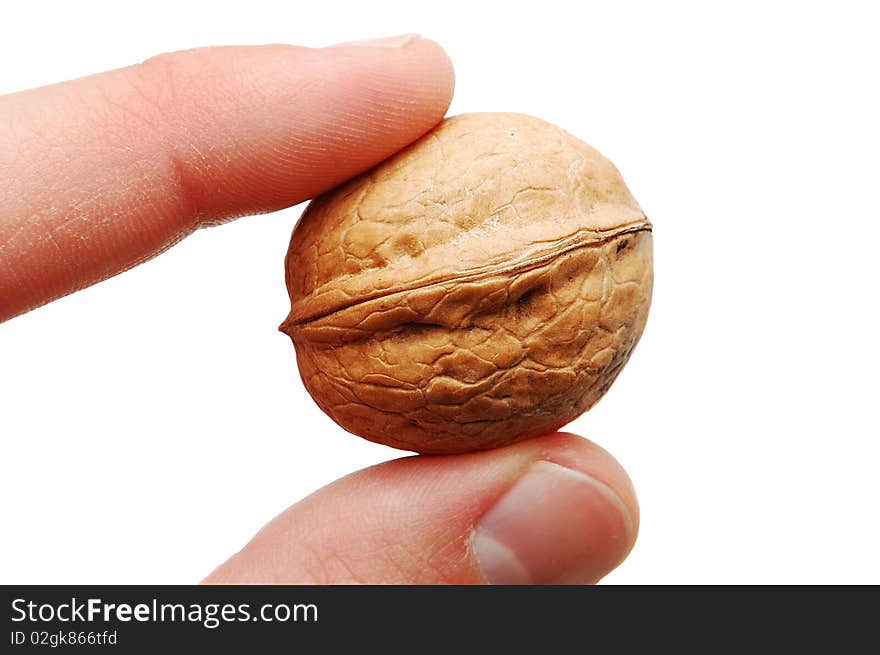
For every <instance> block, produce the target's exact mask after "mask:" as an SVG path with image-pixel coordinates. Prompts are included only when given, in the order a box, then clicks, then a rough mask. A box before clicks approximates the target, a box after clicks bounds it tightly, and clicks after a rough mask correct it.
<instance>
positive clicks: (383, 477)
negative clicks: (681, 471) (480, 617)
mask: <svg viewBox="0 0 880 655" xmlns="http://www.w3.org/2000/svg"><path fill="white" fill-rule="evenodd" d="M637 531H638V505H637V502H636V499H635V494H634V492H633V489H632V486H631V485H630V482H629V479H628V477H627V475H626V473H625V472H624V471H623V469H622V468H621V467H620V465H619V464H618V463H617V462H616V461H615V460H614V459H613V458H612V457H611V456H610V455H609V454H608V453H606V452H605V451H603V450H602V449H601V448H599V447H598V446H596V445H595V444H592V443H590V442H588V441H586V440H584V439H580V438H578V437H575V436H574V435H570V434H553V435H549V436H546V437H541V438H538V439H531V440H528V441H525V442H522V443H519V444H515V445H512V446H509V447H507V448H502V449H498V450H492V451H486V452H481V453H473V454H469V455H454V456H417V457H408V458H403V459H398V460H394V461H391V462H386V463H384V464H381V465H379V466H374V467H371V468H368V469H365V470H363V471H359V472H357V473H354V474H352V475H349V476H347V477H345V478H342V479H341V480H338V481H337V482H335V483H333V484H331V485H329V486H327V487H324V488H323V489H321V490H319V491H317V492H316V493H314V494H312V495H311V496H309V497H308V498H306V499H305V500H303V501H301V502H299V503H297V504H296V505H294V506H293V507H291V508H289V509H287V510H286V511H285V512H283V513H282V514H280V515H279V516H278V517H276V518H275V519H274V520H273V521H271V522H270V523H269V524H268V525H267V526H265V527H264V528H263V529H262V530H261V531H260V532H259V533H258V534H257V535H256V536H255V537H254V538H253V539H252V540H251V542H250V543H248V544H247V545H246V546H245V547H244V548H243V549H242V550H241V551H240V552H239V553H237V554H236V555H234V556H233V557H232V558H231V559H229V560H228V561H227V562H225V563H224V564H222V565H221V566H220V567H218V568H217V569H216V570H215V571H214V572H213V573H212V574H211V575H209V576H208V577H207V578H206V579H205V581H204V582H206V583H209V584H217V583H263V584H310V583H318V584H346V583H365V584H481V583H491V584H592V583H595V582H597V581H598V580H600V579H601V578H602V577H603V576H605V575H606V574H607V573H608V572H609V571H611V570H612V569H614V568H615V567H616V566H617V565H618V564H619V563H620V562H621V561H622V560H623V559H624V558H625V557H626V555H627V554H628V553H629V551H630V549H631V548H632V546H633V542H634V540H635V537H636V533H637Z"/></svg>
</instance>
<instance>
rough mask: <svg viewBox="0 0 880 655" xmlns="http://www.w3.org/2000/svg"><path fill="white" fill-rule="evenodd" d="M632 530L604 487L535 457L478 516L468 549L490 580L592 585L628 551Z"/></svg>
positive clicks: (613, 496) (624, 511) (617, 501)
mask: <svg viewBox="0 0 880 655" xmlns="http://www.w3.org/2000/svg"><path fill="white" fill-rule="evenodd" d="M632 531H633V526H632V519H631V518H630V515H629V512H628V510H627V508H626V505H624V504H623V501H622V500H621V499H620V497H619V496H618V495H617V494H616V493H615V492H614V491H612V489H611V488H610V487H609V486H608V485H606V484H605V483H603V482H600V481H599V480H596V479H594V478H591V477H589V476H587V475H585V474H583V473H579V472H577V471H573V470H571V469H567V468H565V467H562V466H560V465H558V464H553V463H550V462H537V463H535V464H533V465H532V466H531V468H529V469H528V470H527V471H526V473H525V474H524V475H523V476H522V477H521V478H520V479H519V480H517V482H516V483H515V484H514V485H513V487H512V488H511V489H510V490H509V491H508V492H507V493H505V494H504V495H503V496H502V497H501V499H500V500H499V501H498V502H497V503H496V504H495V505H494V506H493V507H492V508H491V509H490V510H489V511H488V512H487V513H486V514H485V515H484V516H483V517H482V519H480V521H479V522H478V524H477V526H476V529H475V530H474V535H473V549H474V554H475V555H476V558H477V561H478V563H479V565H480V568H481V570H482V572H483V575H484V576H485V578H486V581H487V582H489V584H498V585H510V584H539V585H543V584H594V583H596V582H598V581H599V580H600V579H601V578H603V577H604V576H605V575H606V574H607V573H609V572H610V571H611V570H612V569H613V568H614V567H615V566H617V564H619V563H620V561H621V560H622V559H623V557H624V556H625V555H626V553H627V552H628V550H629V548H630V544H631V541H632V537H633V534H632Z"/></svg>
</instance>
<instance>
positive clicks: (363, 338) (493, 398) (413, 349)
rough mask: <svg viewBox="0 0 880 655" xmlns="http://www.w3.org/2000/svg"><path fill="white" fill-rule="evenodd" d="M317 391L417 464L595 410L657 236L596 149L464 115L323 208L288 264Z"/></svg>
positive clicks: (624, 355)
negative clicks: (422, 456) (418, 459)
mask: <svg viewBox="0 0 880 655" xmlns="http://www.w3.org/2000/svg"><path fill="white" fill-rule="evenodd" d="M286 264H287V288H288V291H289V293H290V298H291V311H290V315H289V316H288V318H287V320H286V321H285V322H284V324H283V325H282V327H281V329H282V330H283V331H285V332H287V333H288V334H289V335H290V336H291V338H292V339H293V343H294V346H295V348H296V355H297V363H298V366H299V370H300V374H301V375H302V378H303V381H304V383H305V385H306V388H307V389H308V391H309V393H310V394H311V395H312V397H313V398H314V399H315V401H316V402H317V403H318V405H319V406H320V407H321V409H323V410H324V411H325V412H326V413H327V414H328V415H329V416H330V417H332V418H333V419H334V420H335V421H336V422H337V423H339V425H341V426H342V427H343V428H345V429H346V430H348V431H350V432H352V433H354V434H357V435H359V436H361V437H364V438H366V439H370V440H372V441H377V442H380V443H384V444H387V445H390V446H394V447H397V448H402V449H405V450H414V451H417V452H423V453H456V452H466V451H471V450H480V449H485V448H494V447H497V446H501V445H504V444H508V443H512V442H514V441H518V440H520V439H524V438H527V437H531V436H537V435H540V434H544V433H547V432H551V431H553V430H555V429H557V428H559V427H561V426H562V425H565V424H566V423H568V422H569V421H571V420H573V419H574V418H576V417H577V416H579V415H580V414H581V413H583V412H584V411H586V410H587V409H589V408H590V407H591V406H592V405H593V404H595V403H596V401H598V400H599V398H601V397H602V395H603V394H604V393H605V391H606V390H607V389H608V387H609V386H610V385H611V383H612V382H613V381H614V379H615V378H616V377H617V374H618V373H619V372H620V370H621V367H622V366H623V365H624V363H626V361H627V359H628V358H629V355H630V353H631V352H632V350H633V348H634V347H635V345H636V343H637V342H638V340H639V337H640V335H641V333H642V329H643V328H644V325H645V321H646V318H647V314H648V307H649V305H650V299H651V287H652V242H651V225H650V223H649V222H648V221H647V219H646V218H645V215H644V214H643V212H642V211H641V209H640V208H639V206H638V204H637V203H636V201H635V200H634V199H633V197H632V195H631V194H630V192H629V191H628V189H627V188H626V186H625V185H624V183H623V180H622V179H621V177H620V174H619V173H618V172H617V169H615V168H614V166H613V165H612V164H611V163H610V162H609V161H608V160H606V159H605V158H604V157H602V155H600V154H599V153H598V152H597V151H596V150H594V149H593V148H591V147H590V146H588V145H586V144H585V143H583V142H581V141H579V140H578V139H576V138H574V137H573V136H571V135H570V134H568V133H567V132H565V131H563V130H561V129H559V128H557V127H555V126H553V125H550V124H548V123H546V122H544V121H541V120H538V119H536V118H532V117H529V116H523V115H520V114H464V115H461V116H456V117H453V118H449V119H446V120H445V121H443V122H442V123H441V124H440V125H439V126H437V127H436V128H435V129H434V130H433V131H432V132H430V133H429V134H427V135H425V136H424V137H422V138H421V139H420V140H419V141H417V142H415V143H414V144H412V145H411V146H409V147H408V148H406V149H405V150H403V151H401V152H400V153H398V154H397V155H395V156H394V157H392V158H390V159H388V160H387V161H385V162H383V163H382V164H380V165H379V166H377V167H376V168H374V169H373V170H371V171H369V172H367V173H365V174H363V175H361V176H359V177H357V178H354V179H353V180H350V181H349V182H347V183H346V184H344V185H342V186H340V187H339V188H337V189H334V190H333V191H330V192H329V193H326V194H324V195H323V196H321V197H319V198H317V199H316V200H314V201H313V202H312V203H311V204H310V205H309V207H308V208H307V210H306V211H305V213H304V214H303V216H302V218H301V220H300V222H299V223H298V224H297V227H296V229H295V230H294V233H293V236H292V239H291V243H290V250H289V252H288V255H287V263H286Z"/></svg>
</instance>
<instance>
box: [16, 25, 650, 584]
mask: <svg viewBox="0 0 880 655" xmlns="http://www.w3.org/2000/svg"><path fill="white" fill-rule="evenodd" d="M452 90H453V72H452V65H451V63H450V62H449V59H448V57H447V56H446V54H445V53H444V51H443V50H442V49H441V48H440V47H439V46H438V45H437V44H436V43H434V42H432V41H429V40H426V39H420V38H418V37H398V38H393V39H389V40H387V41H385V42H384V43H378V44H375V43H374V44H368V45H364V44H359V45H341V46H334V47H330V48H321V49H309V48H299V47H294V46H286V45H272V46H260V47H242V48H239V47H235V48H232V47H230V48H208V49H199V50H193V51H187V52H181V53H172V54H167V55H161V56H159V57H156V58H153V59H151V60H148V61H146V62H144V63H142V64H139V65H136V66H132V67H129V68H125V69H120V70H116V71H111V72H107V73H103V74H100V75H95V76H91V77H87V78H82V79H78V80H73V81H70V82H65V83H61V84H56V85H53V86H49V87H44V88H40V89H34V90H30V91H24V92H21V93H16V94H12V95H8V96H3V97H0V180H3V184H2V185H0V321H2V320H7V319H11V318H13V317H15V316H17V315H19V314H21V313H24V312H27V311H30V310H32V309H35V308H37V307H39V306H40V305H43V304H45V303H48V302H50V301H52V300H54V299H56V298H59V297H61V296H64V295H67V294H69V293H72V292H74V291H76V290H78V289H82V288H84V287H86V286H88V285H91V284H94V283H96V282H99V281H101V280H103V279H105V278H107V277H110V276H112V275H115V274H117V273H119V272H121V271H124V270H125V269H127V268H130V267H132V266H134V265H136V264H138V263H140V262H143V261H145V260H146V259H149V258H151V257H153V256H154V255H156V254H158V253H160V252H161V251H162V250H164V249H166V248H168V247H170V246H171V245H173V244H174V243H176V242H177V241H179V240H180V239H182V238H183V237H185V236H186V235H188V234H190V233H191V232H193V231H194V230H196V229H198V228H200V227H204V226H208V225H215V224H218V223H222V222H225V221H228V220H230V219H233V218H236V217H239V216H243V215H247V214H255V213H263V212H270V211H274V210H277V209H281V208H284V207H288V206H291V205H294V204H297V203H299V202H301V201H303V200H306V199H308V198H311V197H313V196H315V195H316V194H319V193H321V192H322V191H325V190H327V189H330V188H332V187H334V186H336V185H337V184H339V183H340V182H342V181H343V180H345V179H347V178H350V177H352V176H353V175H355V174H357V173H359V172H361V171H363V170H365V169H367V168H369V167H370V166H372V165H374V164H376V163H378V162H379V161H381V160H383V159H385V158H386V157H388V156H389V155H391V154H393V153H394V152H396V151H397V150H399V149H401V148H402V147H403V146H405V145H406V144H408V143H410V142H412V141H413V140H415V139H416V138H418V137H419V136H421V135H422V134H424V133H425V132H426V131H427V130H429V129H430V128H431V127H433V126H434V125H435V124H436V123H437V122H438V121H439V120H440V119H441V118H442V117H443V116H444V114H445V113H446V110H447V108H448V106H449V103H450V100H451V97H452ZM267 220H270V219H267ZM169 320H171V318H170V317H169ZM291 373H292V374H294V373H293V372H291ZM328 429H330V428H329V419H328ZM315 438H320V435H315ZM352 438H354V437H352ZM541 462H543V463H549V464H538V463H541ZM536 466H537V468H535V467H536ZM563 469H564V470H563ZM529 471H533V472H534V471H538V472H540V473H541V475H538V476H535V475H532V477H530V478H529V480H530V481H531V482H530V483H529V484H527V485H520V486H519V487H517V485H518V483H520V482H521V481H522V480H524V479H525V477H524V476H526V474H527V473H528V472H529ZM547 471H551V472H555V473H554V475H556V474H557V473H560V472H562V473H563V475H561V476H560V477H559V478H558V479H559V480H560V482H559V484H557V483H555V482H554V483H553V484H544V483H543V482H540V481H539V482H534V481H535V480H538V478H541V477H542V475H544V474H546V473H547ZM542 479H543V478H542ZM548 479H549V478H548ZM553 479H554V480H556V478H553ZM532 482H534V484H533V483H532ZM540 484H544V486H540ZM539 486H540V493H536V492H535V489H538V488H539ZM526 487H528V489H529V492H528V494H527V496H528V498H527V500H528V502H526V500H524V498H525V496H526V494H525V492H524V491H523V492H522V493H516V494H514V493H510V494H508V492H509V491H511V490H512V489H515V488H516V489H520V490H522V489H525V488H526ZM503 499H507V500H506V501H504V500H503ZM536 503H537V505H536ZM501 506H503V508H504V513H503V517H502V518H499V517H501V513H500V510H498V511H496V512H495V513H494V514H491V513H492V512H493V508H499V507H501ZM517 513H520V515H517ZM487 516H491V517H493V518H491V520H489V519H487ZM638 516H639V512H638V504H637V502H636V497H635V493H634V491H633V488H632V485H631V484H630V481H629V478H628V477H627V475H626V473H625V472H624V470H623V469H622V468H621V467H620V465H619V464H618V463H617V462H616V461H615V460H614V459H613V458H612V457H611V456H610V455H609V454H608V453H606V452H605V451H604V450H602V449H601V448H599V447H598V446H596V445H595V444H593V443H591V442H589V441H587V440H585V439H582V438H580V437H576V436H574V435H570V434H563V433H557V434H551V435H547V436H545V437H540V438H536V439H531V440H528V441H526V442H523V443H520V444H516V445H513V446H509V447H506V448H502V449H497V450H493V451H487V452H480V453H473V454H468V455H456V456H444V457H428V456H416V457H404V458H402V459H397V460H394V461H390V462H386V463H384V464H381V465H378V466H374V467H371V468H368V469H365V470H362V471H359V472H357V473H354V474H352V475H349V476H347V477H345V478H342V479H341V480H337V481H336V482H334V483H332V484H330V485H328V486H326V487H324V488H323V489H320V490H318V491H317V492H315V493H314V494H312V495H311V496H309V497H307V498H305V499H304V500H301V501H300V502H298V503H296V504H294V505H293V506H291V507H290V508H289V509H287V510H286V511H285V512H283V513H282V514H281V515H279V516H278V517H276V518H275V519H274V520H272V521H271V522H270V523H269V524H268V525H267V526H266V527H265V528H264V529H263V530H261V531H260V532H259V533H258V534H257V535H256V536H255V537H254V538H253V540H251V542H250V543H248V544H247V545H246V546H245V547H244V548H243V549H242V550H241V551H240V552H239V553H237V554H235V555H234V556H233V557H231V558H230V559H229V560H227V561H226V562H225V563H223V564H221V565H220V566H219V567H217V568H216V569H215V570H214V571H213V573H211V574H210V575H209V576H208V577H207V578H206V579H205V582H209V583H293V584H295V583H323V584H333V583H376V584H384V583H398V584H432V583H456V584H472V583H485V582H487V581H490V582H493V581H516V582H526V583H535V584H543V583H558V582H565V583H577V584H590V583H594V582H597V581H598V580H599V579H601V578H602V577H604V576H605V575H606V574H607V573H608V572H610V571H611V570H612V569H613V568H615V567H616V566H617V565H618V564H619V563H620V562H621V561H622V560H623V559H624V558H625V557H626V555H627V554H628V553H629V551H630V549H631V548H632V546H633V543H634V541H635V538H636V534H637V532H638ZM520 524H522V525H525V526H526V528H524V529H525V531H523V529H521V528H519V527H517V528H515V529H514V528H511V527H510V525H517V526H519V525H520ZM532 524H533V525H536V526H537V525H540V526H541V527H540V529H538V528H535V531H534V532H535V533H534V534H532V533H530V532H529V531H528V526H529V525H532ZM487 526H488V527H487ZM490 528H491V536H492V542H491V543H493V544H495V543H496V541H498V540H501V541H504V542H505V543H506V545H507V547H508V548H507V549H505V553H506V552H507V550H512V551H515V553H514V559H515V560H517V561H516V565H515V566H514V567H513V569H515V570H516V571H520V569H527V570H528V571H527V572H522V573H521V575H520V574H519V573H518V574H517V575H515V576H513V577H511V576H510V575H508V574H507V573H509V571H510V567H508V568H507V569H505V571H506V573H505V575H503V576H500V577H499V575H496V574H495V573H493V571H495V569H496V568H497V566H495V565H490V563H488V562H489V559H490V558H489V556H488V555H486V554H485V553H486V552H487V551H486V550H485V547H484V548H483V549H478V548H475V538H476V537H475V534H477V533H479V532H480V531H483V532H486V531H487V530H489V529H490ZM550 534H552V538H550V537H548V536H547V535H550ZM511 535H512V536H511ZM481 543H483V544H485V540H484V541H483V542H481ZM481 553H482V555H481ZM507 556H508V555H505V557H507ZM492 561H493V562H494V561H496V560H495V559H493V560H492ZM213 564H214V563H210V562H206V568H210V567H211V566H212V565H213ZM520 564H522V566H520Z"/></svg>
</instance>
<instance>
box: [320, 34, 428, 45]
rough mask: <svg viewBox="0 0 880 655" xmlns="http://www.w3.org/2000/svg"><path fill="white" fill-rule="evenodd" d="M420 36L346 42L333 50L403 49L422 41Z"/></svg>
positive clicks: (399, 35) (407, 35)
mask: <svg viewBox="0 0 880 655" xmlns="http://www.w3.org/2000/svg"><path fill="white" fill-rule="evenodd" d="M420 38H421V37H420V36H419V35H418V34H398V35H397V36H386V37H383V38H381V39H363V40H361V41H346V42H345V43H336V44H334V45H332V46H330V47H331V48H340V47H348V46H365V47H368V48H402V47H403V46H405V45H408V44H410V43H412V42H413V41H416V40H418V39H420Z"/></svg>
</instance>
